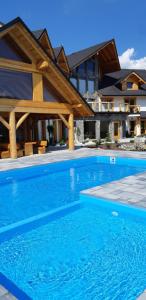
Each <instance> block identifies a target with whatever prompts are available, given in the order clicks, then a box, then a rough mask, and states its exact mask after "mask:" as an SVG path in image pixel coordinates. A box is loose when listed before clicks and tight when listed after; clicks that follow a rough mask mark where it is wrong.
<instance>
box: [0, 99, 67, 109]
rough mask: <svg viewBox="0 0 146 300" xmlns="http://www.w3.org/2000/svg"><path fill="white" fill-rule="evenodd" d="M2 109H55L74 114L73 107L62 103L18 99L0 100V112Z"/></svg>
mask: <svg viewBox="0 0 146 300" xmlns="http://www.w3.org/2000/svg"><path fill="white" fill-rule="evenodd" d="M1 107H5V111H7V107H11V109H14V108H18V107H31V108H46V109H49V108H53V109H55V108H56V109H57V108H59V109H68V110H70V112H72V107H71V105H69V104H68V103H60V102H47V101H43V102H35V101H32V100H31V101H28V100H16V99H8V98H1V99H0V110H1Z"/></svg>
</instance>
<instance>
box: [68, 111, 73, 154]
mask: <svg viewBox="0 0 146 300" xmlns="http://www.w3.org/2000/svg"><path fill="white" fill-rule="evenodd" d="M68 122H69V130H68V145H69V150H74V115H73V113H71V114H70V115H69V119H68Z"/></svg>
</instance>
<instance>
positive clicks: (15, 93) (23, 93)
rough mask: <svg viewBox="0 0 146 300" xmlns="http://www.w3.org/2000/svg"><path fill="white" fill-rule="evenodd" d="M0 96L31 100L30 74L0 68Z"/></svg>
mask: <svg viewBox="0 0 146 300" xmlns="http://www.w3.org/2000/svg"><path fill="white" fill-rule="evenodd" d="M0 98H9V99H20V100H21V99H24V100H32V74H31V73H25V72H18V71H10V70H5V69H0Z"/></svg>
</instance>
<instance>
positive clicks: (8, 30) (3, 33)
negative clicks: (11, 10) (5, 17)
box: [0, 25, 16, 39]
mask: <svg viewBox="0 0 146 300" xmlns="http://www.w3.org/2000/svg"><path fill="white" fill-rule="evenodd" d="M15 26H16V25H12V26H11V27H8V28H7V29H5V30H4V31H1V32H0V39H1V38H2V37H3V36H4V35H6V34H7V33H9V32H10V31H11V30H12V29H13V28H14V27H15Z"/></svg>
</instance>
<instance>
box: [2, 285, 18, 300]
mask: <svg viewBox="0 0 146 300" xmlns="http://www.w3.org/2000/svg"><path fill="white" fill-rule="evenodd" d="M0 300H17V298H15V297H14V296H13V295H12V294H10V293H9V291H8V290H6V289H5V288H4V287H3V286H2V285H0Z"/></svg>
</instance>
